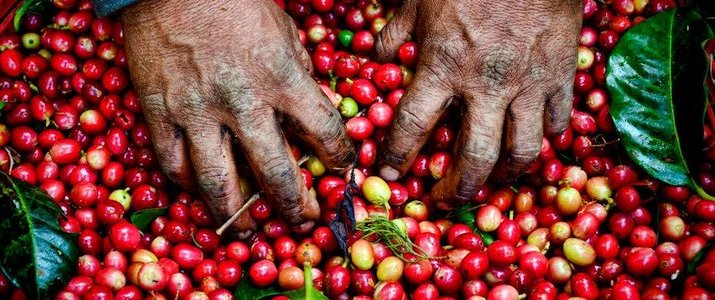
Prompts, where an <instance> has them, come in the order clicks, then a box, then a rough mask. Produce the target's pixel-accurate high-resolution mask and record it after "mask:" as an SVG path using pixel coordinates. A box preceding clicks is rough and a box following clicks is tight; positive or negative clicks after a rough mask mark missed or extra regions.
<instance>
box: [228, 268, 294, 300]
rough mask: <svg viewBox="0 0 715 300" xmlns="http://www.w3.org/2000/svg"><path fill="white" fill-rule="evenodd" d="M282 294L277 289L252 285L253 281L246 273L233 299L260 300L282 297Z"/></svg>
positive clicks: (234, 292)
mask: <svg viewBox="0 0 715 300" xmlns="http://www.w3.org/2000/svg"><path fill="white" fill-rule="evenodd" d="M281 294H282V292H281V291H279V290H277V289H276V288H275V287H268V288H259V287H256V286H254V285H252V284H251V280H250V279H249V278H248V276H247V275H246V272H244V275H243V278H241V281H240V282H239V283H238V286H236V290H235V291H233V297H234V298H236V300H260V299H264V298H267V297H271V296H277V295H281Z"/></svg>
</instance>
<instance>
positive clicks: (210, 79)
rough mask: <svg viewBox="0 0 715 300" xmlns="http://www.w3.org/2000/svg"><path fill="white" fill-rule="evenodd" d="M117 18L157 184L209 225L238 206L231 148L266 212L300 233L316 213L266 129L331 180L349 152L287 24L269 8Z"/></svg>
mask: <svg viewBox="0 0 715 300" xmlns="http://www.w3.org/2000/svg"><path fill="white" fill-rule="evenodd" d="M122 19H123V22H124V24H125V31H126V50H127V56H128V62H129V69H130V73H131V76H132V77H133V82H134V83H135V85H136V89H137V91H138V93H139V95H140V97H141V101H142V107H143V110H144V113H145V117H146V120H147V123H148V124H149V127H150V129H151V134H152V136H153V141H154V146H155V149H156V153H157V157H158V160H159V162H160V164H161V166H162V168H163V170H164V171H165V173H166V174H167V175H168V176H169V177H170V178H171V179H172V180H173V181H175V182H176V183H178V184H180V185H182V186H184V187H192V186H195V187H197V188H198V190H199V191H200V192H201V193H202V195H203V196H204V198H205V199H206V201H207V203H208V205H209V206H210V207H211V208H212V209H213V212H214V216H215V217H216V219H217V222H219V224H220V223H222V222H224V221H226V220H227V219H228V218H229V217H230V216H231V215H232V214H233V213H234V212H236V211H237V210H238V209H239V208H240V207H241V206H242V205H243V203H244V199H243V197H242V196H241V192H240V187H239V174H237V168H236V163H235V158H234V156H233V153H234V151H233V148H232V147H239V149H238V150H239V152H241V153H243V155H244V156H245V158H246V160H247V161H248V164H249V166H250V167H251V169H252V170H253V171H254V174H255V177H256V179H257V181H258V183H259V184H260V186H261V188H262V189H263V191H265V192H266V196H267V198H268V200H269V202H270V203H271V204H272V206H273V208H274V209H275V210H277V211H278V212H279V213H280V214H281V215H282V216H283V217H284V220H286V221H288V222H289V223H291V224H293V225H302V227H303V228H306V227H310V226H311V225H312V223H313V222H312V220H316V219H317V218H318V217H319V215H320V210H319V207H318V203H317V202H316V200H315V198H314V197H313V196H311V195H310V193H309V192H308V190H307V189H306V187H305V185H304V184H303V180H302V177H301V174H300V170H299V168H298V166H297V164H296V161H295V159H294V158H293V156H292V155H291V152H290V149H289V147H288V144H287V142H286V140H285V138H284V136H283V131H282V130H281V124H280V123H279V121H278V120H279V119H284V120H285V122H287V123H288V126H289V127H291V128H295V129H296V130H295V131H296V133H297V135H299V137H300V138H302V140H303V141H305V143H306V144H307V145H309V146H310V147H312V148H313V150H314V151H315V153H316V154H317V156H318V157H319V158H320V159H321V161H322V162H323V163H324V164H325V165H326V166H327V167H328V168H331V169H333V170H336V171H342V170H343V169H345V168H348V167H349V165H350V163H351V162H352V157H353V155H354V148H353V145H352V143H351V141H350V140H349V139H348V138H347V135H346V134H345V130H344V127H343V124H342V122H341V118H340V114H339V113H338V112H337V110H336V109H335V107H334V106H333V105H332V104H331V102H330V100H328V99H327V98H326V97H325V95H323V94H322V92H321V91H320V88H319V87H318V86H317V85H316V84H315V81H314V80H313V79H312V78H311V77H310V75H309V73H308V71H307V69H308V68H309V67H310V58H309V56H308V54H307V53H306V52H305V49H304V48H303V47H302V45H301V44H300V41H299V39H298V36H297V31H296V29H295V26H294V24H293V23H292V20H291V19H290V18H289V17H288V15H286V14H285V13H284V12H283V11H281V10H280V8H278V7H277V6H276V5H275V3H273V1H272V0H260V1H240V0H235V1H218V0H207V1H190V0H145V1H139V3H138V4H136V5H133V6H131V7H129V8H127V9H125V10H124V11H123V12H122ZM306 112H310V113H306ZM233 141H236V143H234V142H233ZM233 225H234V229H238V231H237V232H244V233H245V232H246V231H247V230H250V229H252V228H254V227H255V223H254V222H253V221H252V220H251V219H250V217H249V216H248V214H243V215H242V216H241V218H239V219H238V220H237V221H236V223H235V224H233Z"/></svg>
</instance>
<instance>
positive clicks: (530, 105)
mask: <svg viewBox="0 0 715 300" xmlns="http://www.w3.org/2000/svg"><path fill="white" fill-rule="evenodd" d="M532 95H534V93H522V95H520V96H518V97H517V98H516V99H514V101H512V103H511V105H510V106H509V110H508V111H507V114H506V122H505V128H504V130H505V131H504V137H505V140H504V144H503V146H502V148H503V150H502V151H501V152H502V154H503V155H502V156H501V157H499V160H498V161H497V164H496V166H495V168H494V171H493V172H492V178H494V179H495V180H497V181H514V180H515V179H516V178H517V177H518V176H520V175H521V174H522V173H523V172H524V171H526V169H528V168H529V166H530V165H531V163H532V162H534V160H536V158H537V157H538V156H539V151H540V150H541V142H542V140H543V136H544V129H543V123H542V122H534V120H542V119H543V114H544V112H543V110H542V109H541V108H542V107H543V104H542V103H543V100H542V101H539V99H533V96H532Z"/></svg>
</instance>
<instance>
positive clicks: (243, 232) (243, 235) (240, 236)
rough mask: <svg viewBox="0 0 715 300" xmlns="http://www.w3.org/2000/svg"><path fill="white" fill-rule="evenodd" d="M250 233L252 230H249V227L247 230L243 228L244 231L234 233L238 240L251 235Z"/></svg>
mask: <svg viewBox="0 0 715 300" xmlns="http://www.w3.org/2000/svg"><path fill="white" fill-rule="evenodd" d="M251 234H253V230H250V229H249V230H244V231H241V232H239V233H237V234H236V237H237V238H238V239H239V240H245V239H247V238H248V237H249V236H251Z"/></svg>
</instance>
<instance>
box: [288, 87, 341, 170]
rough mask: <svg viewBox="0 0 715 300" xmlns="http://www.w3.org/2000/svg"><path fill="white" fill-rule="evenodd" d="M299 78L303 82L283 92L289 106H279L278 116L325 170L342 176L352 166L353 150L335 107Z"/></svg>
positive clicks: (322, 94) (321, 93)
mask: <svg viewBox="0 0 715 300" xmlns="http://www.w3.org/2000/svg"><path fill="white" fill-rule="evenodd" d="M300 76H302V77H304V78H303V80H299V81H296V85H295V86H294V87H293V88H291V89H289V90H288V91H287V92H286V94H285V99H288V101H290V103H284V105H281V107H280V109H281V112H282V113H284V114H285V116H286V117H287V120H288V122H289V123H290V125H291V126H290V128H291V132H292V133H295V134H296V135H297V136H298V137H300V138H301V139H302V140H303V141H304V142H305V143H307V144H308V145H309V146H310V147H311V148H312V149H313V150H314V151H315V153H316V155H317V156H318V158H319V159H320V161H321V162H322V163H323V164H324V165H325V166H326V167H327V168H329V169H332V170H333V171H335V172H339V173H340V172H343V171H345V170H347V169H348V168H350V167H351V165H352V163H353V158H354V157H355V146H354V145H353V143H352V141H351V140H350V138H348V136H347V134H346V133H345V126H344V125H343V122H342V119H341V117H340V113H339V112H338V111H337V110H336V109H335V106H334V105H333V104H332V103H331V102H330V100H329V99H328V98H327V97H326V96H325V94H324V93H323V92H322V91H321V90H320V88H319V87H318V86H317V85H315V84H314V83H313V80H312V79H311V78H310V77H309V76H308V75H307V74H303V75H300ZM308 112H309V113H308Z"/></svg>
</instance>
